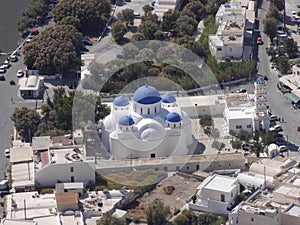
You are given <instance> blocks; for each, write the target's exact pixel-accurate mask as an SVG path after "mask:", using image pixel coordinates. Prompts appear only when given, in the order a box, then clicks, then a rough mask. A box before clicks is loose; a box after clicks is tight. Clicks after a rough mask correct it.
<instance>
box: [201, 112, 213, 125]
mask: <svg viewBox="0 0 300 225" xmlns="http://www.w3.org/2000/svg"><path fill="white" fill-rule="evenodd" d="M200 125H201V126H202V127H207V126H210V127H211V126H213V119H212V116H211V115H204V116H201V117H200Z"/></svg>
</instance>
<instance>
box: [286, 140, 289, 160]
mask: <svg viewBox="0 0 300 225" xmlns="http://www.w3.org/2000/svg"><path fill="white" fill-rule="evenodd" d="M286 148H287V157H289V156H290V154H289V136H288V135H286Z"/></svg>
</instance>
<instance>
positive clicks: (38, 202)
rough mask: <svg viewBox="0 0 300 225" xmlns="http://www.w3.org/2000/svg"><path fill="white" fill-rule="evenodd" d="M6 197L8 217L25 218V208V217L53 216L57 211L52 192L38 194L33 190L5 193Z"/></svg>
mask: <svg viewBox="0 0 300 225" xmlns="http://www.w3.org/2000/svg"><path fill="white" fill-rule="evenodd" d="M6 198H7V207H6V210H7V214H6V218H8V219H25V210H26V218H27V219H33V218H36V217H46V216H53V215H55V213H56V211H57V210H56V201H55V196H54V194H45V195H39V194H38V192H37V191H33V192H22V193H15V194H11V195H7V196H6ZM24 204H26V205H24ZM50 209H51V210H50Z"/></svg>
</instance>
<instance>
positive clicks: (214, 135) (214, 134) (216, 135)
mask: <svg viewBox="0 0 300 225" xmlns="http://www.w3.org/2000/svg"><path fill="white" fill-rule="evenodd" d="M210 136H211V137H212V138H213V139H218V138H219V137H220V131H219V130H218V129H217V128H213V129H211V132H210Z"/></svg>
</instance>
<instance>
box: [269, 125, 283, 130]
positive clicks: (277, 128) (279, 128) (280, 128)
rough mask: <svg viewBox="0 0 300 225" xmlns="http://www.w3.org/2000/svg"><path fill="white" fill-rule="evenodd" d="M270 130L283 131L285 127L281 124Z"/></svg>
mask: <svg viewBox="0 0 300 225" xmlns="http://www.w3.org/2000/svg"><path fill="white" fill-rule="evenodd" d="M270 131H276V132H280V131H283V129H282V127H281V126H280V125H275V126H274V127H270Z"/></svg>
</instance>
